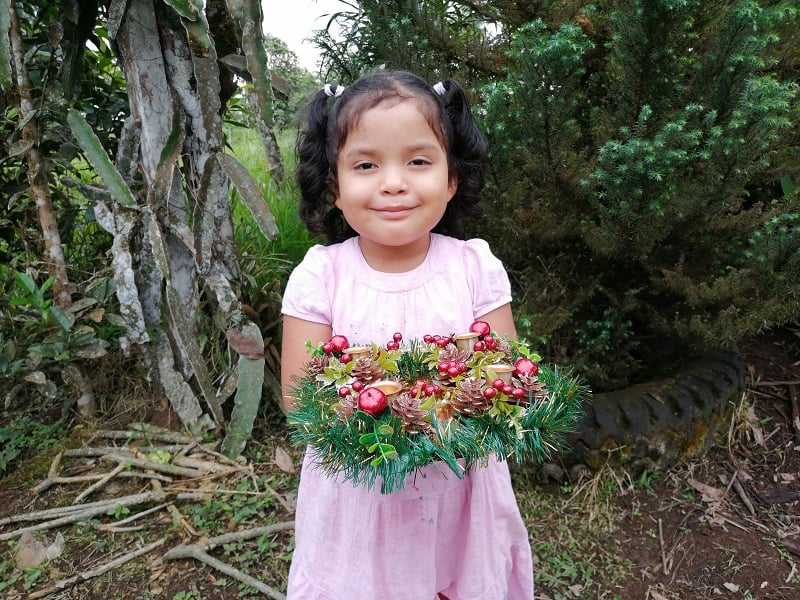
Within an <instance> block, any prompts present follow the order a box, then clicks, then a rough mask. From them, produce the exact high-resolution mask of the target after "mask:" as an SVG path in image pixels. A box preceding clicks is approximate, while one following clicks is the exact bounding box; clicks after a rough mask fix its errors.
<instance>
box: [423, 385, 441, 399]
mask: <svg viewBox="0 0 800 600" xmlns="http://www.w3.org/2000/svg"><path fill="white" fill-rule="evenodd" d="M439 391H440V388H439V386H438V385H436V384H435V383H429V384H427V385H426V386H425V395H426V396H433V395H435V394H438V393H439Z"/></svg>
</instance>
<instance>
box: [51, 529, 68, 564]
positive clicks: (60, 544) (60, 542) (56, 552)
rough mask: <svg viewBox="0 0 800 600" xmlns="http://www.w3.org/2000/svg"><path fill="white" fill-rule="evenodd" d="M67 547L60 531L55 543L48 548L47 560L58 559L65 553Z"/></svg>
mask: <svg viewBox="0 0 800 600" xmlns="http://www.w3.org/2000/svg"><path fill="white" fill-rule="evenodd" d="M66 545H67V542H66V540H65V539H64V536H63V535H62V533H61V532H60V531H59V532H58V533H57V534H56V539H55V541H54V542H53V543H52V544H50V545H49V546H48V547H47V560H53V559H54V558H58V557H59V556H61V554H62V553H63V552H64V547H65V546H66Z"/></svg>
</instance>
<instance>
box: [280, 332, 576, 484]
mask: <svg viewBox="0 0 800 600" xmlns="http://www.w3.org/2000/svg"><path fill="white" fill-rule="evenodd" d="M438 353H439V350H438V348H437V347H436V346H435V345H430V344H423V343H421V342H418V341H414V342H412V343H411V344H410V345H409V346H407V347H406V348H401V349H400V350H395V351H386V350H383V349H380V348H378V347H377V346H375V345H373V346H372V352H371V356H372V358H373V360H374V361H376V362H377V361H378V360H379V356H381V355H382V356H381V358H380V360H381V361H382V362H383V364H384V366H386V365H387V364H388V363H390V362H391V363H394V364H395V365H396V367H397V368H396V369H389V372H390V373H392V376H391V377H389V378H395V377H396V378H397V380H398V381H403V382H405V385H406V389H408V387H409V386H411V385H413V384H414V383H418V382H419V380H423V381H428V382H430V381H435V380H436V357H437V356H438ZM312 354H313V355H314V356H316V357H320V356H322V353H321V351H320V350H319V349H315V350H314V352H313V353H312ZM530 354H531V353H530V352H529V351H528V349H527V348H526V347H525V346H524V344H522V343H520V342H516V341H512V342H511V343H510V347H509V349H508V350H507V351H506V352H497V353H482V352H475V353H474V354H473V355H472V356H471V357H470V358H469V359H468V360H467V362H466V364H467V366H468V367H469V370H468V371H467V372H465V373H464V374H462V375H459V376H458V377H457V378H456V379H455V380H454V381H452V382H451V386H454V385H455V384H456V383H457V381H459V380H461V379H464V378H471V379H473V380H479V381H484V382H485V381H491V379H492V378H493V377H494V376H495V375H494V373H493V372H492V369H491V367H489V366H488V364H489V363H491V364H496V363H497V362H499V361H500V360H501V358H502V360H503V361H507V362H508V363H509V364H511V363H513V362H514V360H516V359H517V358H519V357H521V356H525V357H527V356H528V355H530ZM498 355H499V356H498ZM534 356H535V355H534ZM536 358H538V357H536ZM431 359H433V360H431ZM484 359H486V360H484ZM489 359H491V360H489ZM310 364H311V363H309V365H310ZM352 364H353V363H352V361H351V362H349V363H348V365H350V368H349V369H348V366H347V365H346V364H344V363H342V362H340V361H339V360H337V359H336V358H331V359H330V361H329V365H328V366H327V367H326V368H325V369H324V370H322V371H321V372H318V371H316V370H314V369H313V368H312V367H310V366H309V368H308V369H307V371H306V375H305V376H304V377H302V378H300V379H298V380H297V381H296V384H297V385H296V387H295V389H294V391H293V395H294V397H295V399H296V400H295V405H294V408H293V410H292V411H291V412H290V413H289V414H288V415H287V421H288V423H289V425H290V427H291V428H292V433H291V436H292V441H293V442H294V443H295V444H298V445H311V446H312V447H313V448H314V452H315V453H316V457H317V460H318V463H319V465H320V467H321V468H322V469H324V470H325V471H327V472H329V473H331V474H337V475H339V476H341V477H343V478H344V479H345V480H348V481H351V482H353V484H355V485H365V486H367V487H368V488H372V487H374V486H380V490H381V492H382V493H390V492H392V491H395V490H400V489H402V488H403V487H404V485H405V482H406V478H407V477H408V476H409V475H412V474H413V473H414V471H416V470H417V469H418V468H420V467H423V466H425V465H428V464H430V463H432V462H437V461H442V462H444V463H445V464H447V466H448V467H449V468H450V470H451V471H452V472H453V476H455V477H458V478H461V477H463V476H464V474H465V473H467V472H469V470H470V469H472V468H474V467H475V466H477V465H483V464H486V461H487V460H488V459H489V457H491V456H496V457H497V458H498V459H500V460H506V459H508V460H514V461H516V462H522V461H524V460H534V461H537V462H542V461H544V460H545V459H547V458H548V457H550V456H552V455H553V453H554V452H555V451H557V450H558V449H560V448H562V447H563V445H564V442H565V436H566V434H567V433H569V432H570V431H573V430H574V428H575V426H576V422H577V420H578V418H579V416H580V415H581V414H582V408H581V405H582V403H583V402H585V401H586V400H587V399H588V396H589V390H588V388H587V387H586V386H585V385H584V384H583V383H582V382H581V380H580V378H578V377H576V376H575V375H574V374H572V373H571V372H569V371H566V372H565V371H563V370H561V369H559V368H558V367H556V366H545V365H541V366H540V367H539V371H538V380H539V382H540V383H542V384H544V389H545V390H546V395H544V394H541V395H540V394H538V393H533V392H529V393H528V398H527V400H525V401H523V402H521V403H518V402H517V401H515V400H513V399H512V398H511V397H510V396H507V395H504V394H503V393H500V392H498V395H497V396H496V397H495V398H494V401H493V403H492V406H491V407H490V408H488V409H487V410H481V411H476V412H473V413H462V412H459V411H457V410H456V411H453V410H448V409H447V406H448V400H447V398H448V397H449V394H451V393H453V389H454V388H453V387H451V388H448V389H445V390H444V392H443V393H440V394H437V395H436V396H430V397H429V398H427V399H421V403H420V408H422V409H424V410H426V411H427V412H428V415H427V417H425V420H426V422H427V423H428V424H429V425H430V428H429V429H428V430H423V431H418V432H410V431H407V430H406V425H405V424H404V420H403V419H402V418H401V417H400V416H398V415H397V414H395V412H394V411H393V410H386V411H385V412H383V413H382V414H380V415H378V416H372V415H370V414H367V413H366V412H364V411H362V410H358V409H356V410H355V411H354V412H352V414H348V412H347V411H343V410H342V398H341V396H340V395H339V393H338V390H339V388H340V386H343V385H348V384H351V383H352V382H353V378H352V377H350V376H349V373H350V371H352ZM395 373H396V375H395ZM387 377H388V376H387ZM448 390H449V391H448Z"/></svg>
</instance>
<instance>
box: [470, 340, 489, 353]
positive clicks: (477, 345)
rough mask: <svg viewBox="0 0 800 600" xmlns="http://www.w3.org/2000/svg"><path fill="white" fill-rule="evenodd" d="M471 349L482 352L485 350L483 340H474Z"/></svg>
mask: <svg viewBox="0 0 800 600" xmlns="http://www.w3.org/2000/svg"><path fill="white" fill-rule="evenodd" d="M472 349H473V350H474V351H475V352H483V351H484V350H486V344H484V343H483V342H475V343H474V344H472Z"/></svg>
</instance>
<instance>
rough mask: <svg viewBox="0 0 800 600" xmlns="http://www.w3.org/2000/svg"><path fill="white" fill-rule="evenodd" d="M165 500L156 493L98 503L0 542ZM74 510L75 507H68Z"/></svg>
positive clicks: (8, 535)
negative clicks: (119, 507)
mask: <svg viewBox="0 0 800 600" xmlns="http://www.w3.org/2000/svg"><path fill="white" fill-rule="evenodd" d="M163 499H164V494H163V493H161V494H159V493H156V492H145V493H143V494H133V495H131V496H123V497H122V498H114V499H112V500H110V501H108V502H102V503H98V505H96V506H91V507H89V508H87V507H86V506H82V507H81V508H82V509H83V510H77V511H75V510H73V511H72V512H70V513H69V514H66V516H63V517H61V518H58V519H54V520H52V521H47V522H45V523H40V524H38V525H31V526H30V527H22V528H20V529H15V530H14V531H9V532H8V533H3V534H0V541H5V540H10V539H13V538H15V537H19V536H20V535H22V534H23V533H25V532H26V531H31V532H33V531H41V530H43V529H53V528H54V527H60V526H61V525H69V524H71V523H76V522H78V521H81V520H83V519H89V518H91V517H95V516H97V515H101V514H104V513H106V512H108V511H109V510H110V509H112V508H116V507H118V506H134V505H136V504H143V503H145V502H152V501H155V502H160V501H162V500H163ZM68 508H74V507H68Z"/></svg>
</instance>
